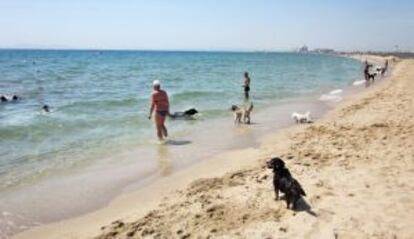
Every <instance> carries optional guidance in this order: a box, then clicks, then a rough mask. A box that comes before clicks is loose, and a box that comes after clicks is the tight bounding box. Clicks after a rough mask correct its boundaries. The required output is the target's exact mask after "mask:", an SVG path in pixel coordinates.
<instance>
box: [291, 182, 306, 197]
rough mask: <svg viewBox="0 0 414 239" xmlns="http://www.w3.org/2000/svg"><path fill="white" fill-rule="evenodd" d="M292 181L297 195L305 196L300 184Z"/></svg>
mask: <svg viewBox="0 0 414 239" xmlns="http://www.w3.org/2000/svg"><path fill="white" fill-rule="evenodd" d="M293 180H294V184H295V187H296V188H297V189H298V192H299V194H300V195H302V196H306V193H305V190H303V188H302V186H301V185H300V183H299V182H298V181H297V180H296V179H293Z"/></svg>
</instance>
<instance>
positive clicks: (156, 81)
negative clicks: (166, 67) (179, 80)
mask: <svg viewBox="0 0 414 239" xmlns="http://www.w3.org/2000/svg"><path fill="white" fill-rule="evenodd" d="M160 85H161V82H160V81H159V80H154V81H153V82H152V86H160Z"/></svg>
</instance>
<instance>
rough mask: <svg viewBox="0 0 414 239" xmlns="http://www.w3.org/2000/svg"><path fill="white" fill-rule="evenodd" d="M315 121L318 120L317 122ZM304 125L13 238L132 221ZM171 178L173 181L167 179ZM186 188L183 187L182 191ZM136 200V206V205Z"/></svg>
mask: <svg viewBox="0 0 414 239" xmlns="http://www.w3.org/2000/svg"><path fill="white" fill-rule="evenodd" d="M387 82H389V80H386V81H384V82H381V84H377V85H375V87H372V88H371V89H368V90H363V91H362V92H360V93H358V94H357V95H356V97H355V98H357V99H360V98H361V96H360V95H367V94H368V93H369V92H372V91H378V90H379V88H383V87H384V85H385V84H387ZM388 84H389V83H388ZM365 92H366V93H365ZM353 96H354V95H353ZM355 100H356V99H355ZM355 100H354V99H345V100H344V101H343V102H341V103H339V105H338V107H335V109H333V110H331V111H330V112H328V113H327V115H325V116H324V117H323V118H322V119H321V122H325V121H327V120H328V121H329V118H331V117H332V116H331V114H335V112H336V111H338V110H339V109H340V108H343V107H344V105H348V104H351V103H352V102H351V103H350V102H349V101H355ZM317 123H318V124H319V122H317ZM307 128H309V126H303V127H302V126H299V127H289V128H288V129H282V130H278V131H277V132H272V133H269V135H266V136H264V138H263V140H260V141H261V142H260V145H261V146H259V147H255V148H246V149H241V150H232V151H229V152H226V153H223V154H220V155H218V156H216V157H213V158H212V159H209V160H205V161H202V162H200V163H197V164H193V165H192V166H190V167H188V168H185V169H183V170H180V171H179V172H176V173H175V174H174V175H172V176H171V177H165V178H161V179H160V180H158V181H157V182H156V183H154V184H152V185H150V186H148V187H146V188H143V189H139V190H138V191H135V192H132V193H127V194H124V195H121V196H119V197H117V198H116V199H115V200H113V201H112V202H111V203H110V204H109V205H108V206H107V207H105V208H103V209H99V210H98V211H95V212H92V213H88V214H86V215H84V216H80V217H77V218H73V219H68V220H64V221H62V222H57V223H52V224H47V225H43V226H40V227H36V228H33V229H30V230H29V231H25V232H22V233H21V234H18V235H16V238H25V237H30V238H61V237H76V238H78V237H80V238H83V237H91V236H95V235H97V233H99V227H100V226H103V225H107V224H110V223H111V222H112V221H114V220H118V219H120V218H122V219H123V220H125V221H133V220H135V219H137V218H139V217H140V216H143V215H144V214H145V213H146V212H147V209H146V208H156V206H157V204H158V200H155V199H156V198H158V199H160V198H162V197H161V196H160V195H163V196H168V197H174V196H171V194H173V195H175V194H177V193H171V191H174V190H178V189H181V188H184V187H185V186H187V185H188V183H189V181H192V180H194V179H197V178H200V176H202V177H203V178H204V177H219V176H222V175H223V174H225V173H226V172H229V171H230V172H231V171H234V170H243V169H245V168H248V167H251V166H252V164H257V162H258V161H263V160H265V159H267V158H268V157H269V153H267V151H269V152H271V151H274V150H273V149H267V147H269V146H268V145H269V144H270V143H269V142H273V140H274V138H283V137H288V135H290V134H292V133H298V132H297V131H299V132H300V131H303V130H305V129H307ZM275 135H277V136H275ZM269 138H272V139H273V140H269ZM284 144H286V143H284ZM172 179H173V180H174V182H171V181H172ZM186 190H187V189H185V190H184V191H186ZM143 195H145V197H143ZM166 201H169V202H170V201H174V200H173V199H167V200H166ZM137 204H138V205H140V206H137ZM131 208H133V209H131ZM132 212H133V213H132ZM131 214H133V215H131Z"/></svg>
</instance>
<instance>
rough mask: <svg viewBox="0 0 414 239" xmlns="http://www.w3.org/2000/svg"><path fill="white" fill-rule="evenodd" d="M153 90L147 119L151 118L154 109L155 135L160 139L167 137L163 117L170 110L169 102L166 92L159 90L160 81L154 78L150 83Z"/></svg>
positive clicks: (164, 117) (165, 116)
mask: <svg viewBox="0 0 414 239" xmlns="http://www.w3.org/2000/svg"><path fill="white" fill-rule="evenodd" d="M152 87H153V92H152V94H151V100H150V101H151V103H150V112H149V115H148V119H151V117H152V115H153V113H154V110H155V115H154V118H155V127H156V129H157V136H158V139H159V140H160V141H162V140H164V138H166V137H168V132H167V128H166V127H165V119H166V118H167V116H168V115H169V112H170V103H169V101H168V95H167V92H165V91H164V90H161V83H160V81H159V80H154V82H153V83H152Z"/></svg>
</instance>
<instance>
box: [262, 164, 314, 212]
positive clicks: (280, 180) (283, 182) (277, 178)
mask: <svg viewBox="0 0 414 239" xmlns="http://www.w3.org/2000/svg"><path fill="white" fill-rule="evenodd" d="M267 167H268V168H272V169H273V173H274V175H273V186H274V187H275V194H276V200H279V190H280V191H281V192H283V193H284V194H285V197H286V203H287V208H289V205H290V204H292V209H295V208H296V203H297V201H298V200H299V199H300V197H301V196H306V193H305V191H304V190H303V188H302V186H301V185H300V184H299V182H298V181H297V180H296V179H294V178H293V177H292V175H291V174H290V172H289V169H287V168H285V162H283V160H282V159H280V158H277V157H276V158H272V159H271V160H270V161H269V162H267Z"/></svg>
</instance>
